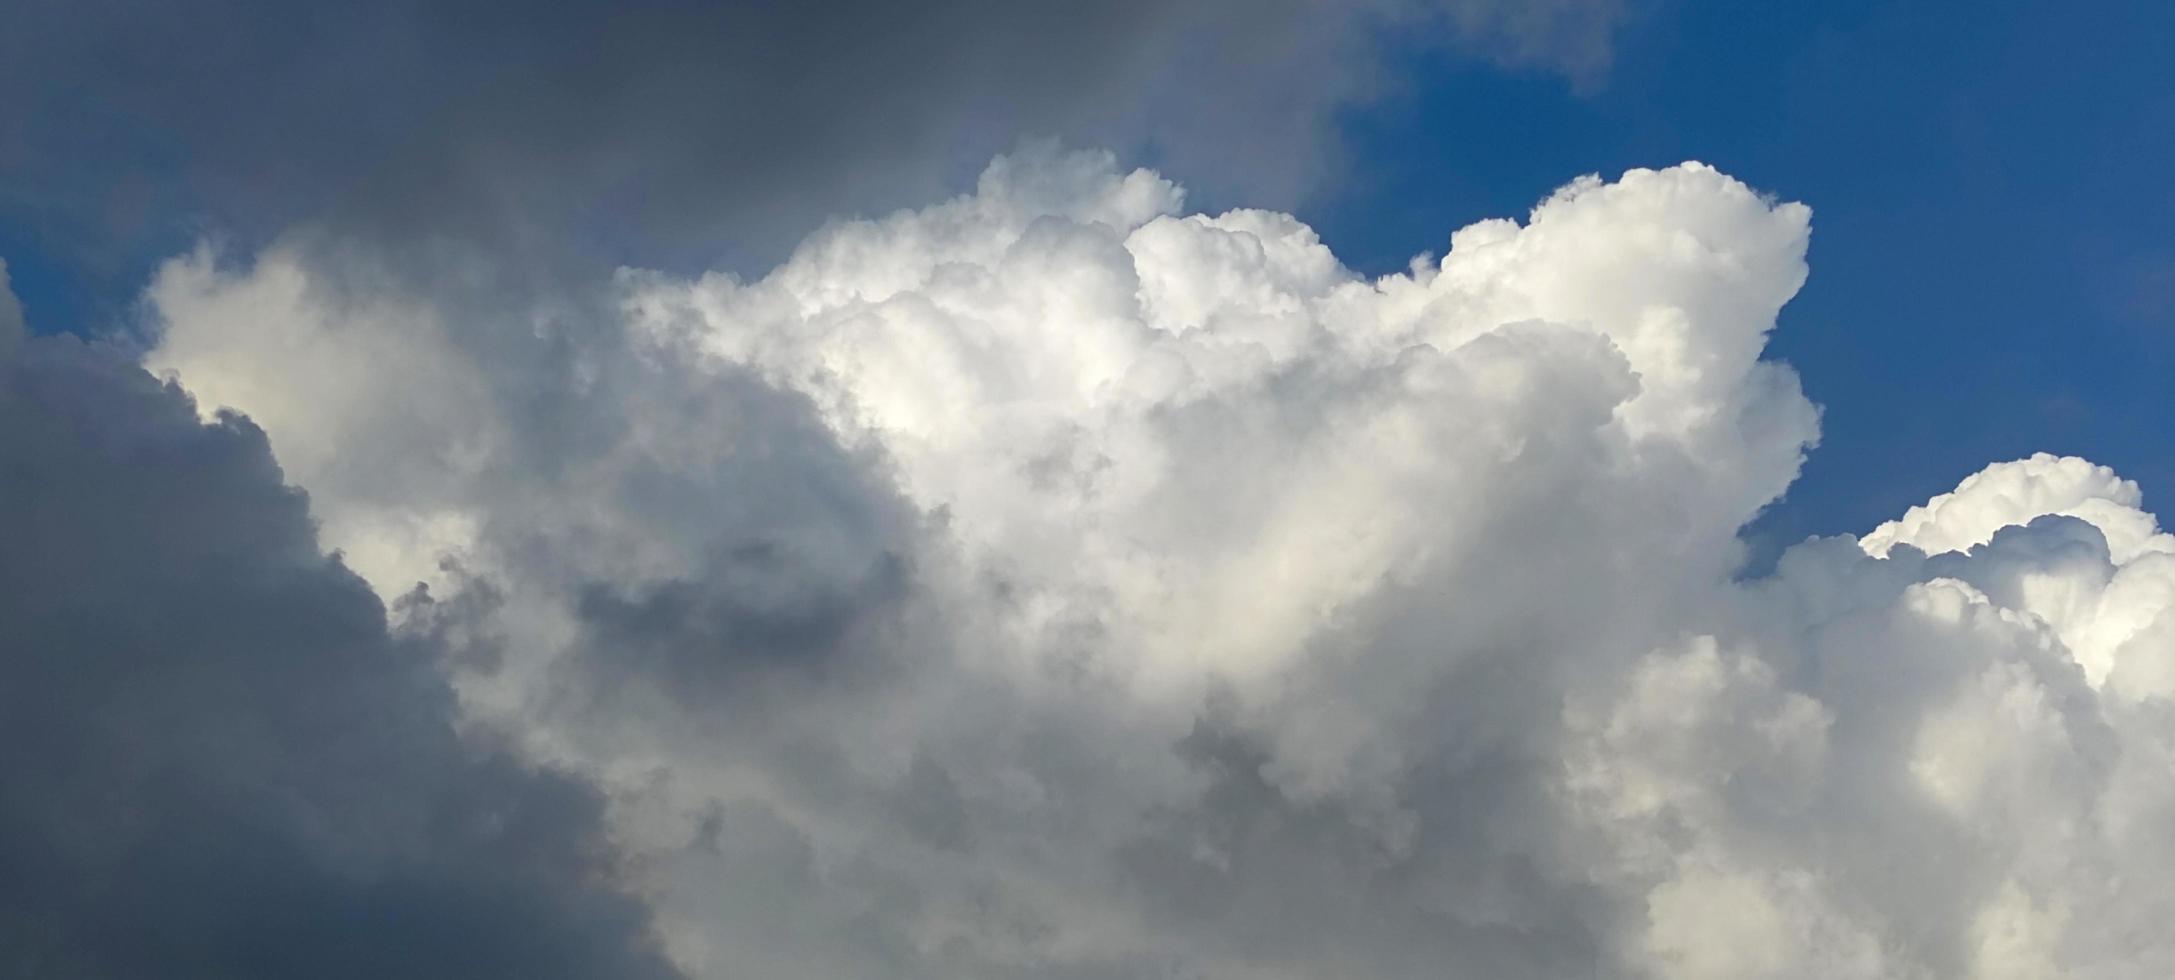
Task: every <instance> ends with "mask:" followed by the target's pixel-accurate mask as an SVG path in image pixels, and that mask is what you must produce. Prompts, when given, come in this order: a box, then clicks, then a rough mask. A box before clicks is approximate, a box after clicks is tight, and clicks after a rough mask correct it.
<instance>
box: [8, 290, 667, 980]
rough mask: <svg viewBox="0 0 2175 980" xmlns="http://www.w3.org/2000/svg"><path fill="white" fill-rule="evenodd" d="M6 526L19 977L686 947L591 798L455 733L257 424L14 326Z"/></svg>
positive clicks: (312, 968)
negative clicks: (658, 924) (22, 336)
mask: <svg viewBox="0 0 2175 980" xmlns="http://www.w3.org/2000/svg"><path fill="white" fill-rule="evenodd" d="M4 328H5V324H0V329H4ZM0 539H4V540H6V541H7V547H6V548H5V549H4V550H0V623H5V624H6V627H5V638H4V641H0V771H4V772H6V773H7V778H6V779H5V780H0V950H4V952H0V976H20V977H51V976H80V977H141V976H162V977H222V978H245V977H268V978H269V977H294V976H317V977H358V978H360V977H387V976H413V977H494V976H497V977H516V976H519V977H614V978H645V977H655V978H663V977H669V976H673V975H674V971H673V970H672V969H671V968H670V967H668V965H667V964H666V963H665V961H664V960H663V958H662V956H661V955H660V954H659V953H657V952H656V951H655V950H654V949H653V948H652V945H653V944H652V943H651V941H650V939H649V934H648V913H647V911H646V910H645V909H644V908H643V906H642V905H641V904H640V903H639V902H637V901H636V900H635V899H633V898H632V897H630V896H629V895H626V894H623V893H622V892H620V891H618V890H616V888H615V887H614V886H613V885H612V884H611V881H612V878H613V876H614V875H615V874H616V870H615V859H614V857H613V855H612V853H611V851H610V850H609V849H608V847H607V846H606V843H605V841H604V839H603V836H602V834H601V832H600V826H601V825H600V822H599V821H600V817H601V808H602V803H601V800H600V799H599V797H598V796H597V795H596V794H595V793H594V791H592V790H591V789H590V788H588V787H587V786H586V785H585V784H583V783H580V782H578V781H575V780H573V779H571V778H568V777H563V776H559V775H554V774H551V773H548V772H540V771H537V770H534V769H531V768H528V767H526V766H525V765H523V764H520V763H517V762H515V761H513V760H512V759H511V757H510V756H508V755H507V754H505V753H503V752H501V751H499V750H496V749H493V748H491V747H489V746H485V745H478V744H470V743H468V742H465V741H464V740H463V739H462V738H461V737H460V736H458V735H457V734H456V732H455V729H454V718H455V711H456V706H455V703H454V699H453V696H452V692H451V691H450V689H449V688H448V687H447V686H446V684H445V682H444V680H443V678H442V676H441V675H440V673H439V670H438V666H437V664H436V662H435V661H436V659H437V657H438V656H439V653H440V651H439V649H438V647H437V646H436V644H435V642H433V634H432V633H431V632H429V631H425V630H418V631H415V632H413V633H405V632H404V633H403V634H401V635H399V636H396V635H394V634H393V633H391V632H389V631H388V627H387V621H386V615H385V611H384V609H383V607H382V606H381V605H380V604H379V601H378V599H377V597H376V596H375V595H373V594H372V593H371V591H370V589H369V588H368V587H367V586H366V585H365V584H364V583H363V582H362V580H361V579H359V578H356V577H355V576H354V575H353V574H351V573H350V572H348V571H347V570H346V569H345V568H344V567H342V565H341V564H340V563H339V561H338V560H337V559H334V558H328V557H326V556H325V555H324V554H323V553H321V552H320V550H319V548H318V544H317V541H316V537H315V532H314V530H313V528H312V526H311V520H310V515H309V512H308V505H307V501H306V499H305V497H304V496H303V495H302V493H301V492H300V491H297V490H294V489H292V488H290V487H287V486H285V485H283V483H282V480H281V474H280V471H279V469H278V467H277V466H276V465H275V464H274V462H273V460H272V456H271V453H270V451H269V449H268V447H267V445H266V442H265V438H264V436H263V434H262V433H261V432H260V431H259V430H258V429H257V428H256V427H255V426H253V425H251V424H250V423H249V422H248V421H246V420H244V419H241V418H239V417H237V416H226V417H223V418H221V419H220V420H219V421H217V422H215V423H213V424H209V425H204V424H199V423H198V421H197V419H196V415H195V408H194V406H193V405H192V404H191V402H190V401H189V399H188V397H187V396H186V395H184V394H183V393H182V392H181V391H180V390H179V389H177V388H174V387H172V386H170V385H162V384H161V383H159V382H157V381H155V380H154V379H153V378H151V376H150V375H148V374H146V373H145V372H144V371H143V370H142V369H140V368H138V367H136V366H135V365H133V364H131V363H128V362H126V361H125V360H123V359H121V358H119V357H116V356H114V355H113V354H112V353H110V352H107V351H102V350H99V349H95V348H91V347H86V346H85V345H83V344H81V343H78V342H76V341H74V340H70V339H43V340H32V341H29V342H28V343H25V344H22V345H20V346H19V347H18V349H17V350H16V351H15V352H14V353H13V354H12V355H9V354H5V353H0Z"/></svg>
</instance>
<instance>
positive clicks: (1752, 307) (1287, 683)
mask: <svg viewBox="0 0 2175 980" xmlns="http://www.w3.org/2000/svg"><path fill="white" fill-rule="evenodd" d="M1809 229H1810V212H1809V211H1808V210H1807V209H1806V208H1804V207H1803V206H1800V205H1796V204H1787V203H1780V202H1777V201H1775V200H1773V199H1772V198H1769V197H1766V196H1763V195H1761V194H1758V193H1756V192H1754V191H1752V190H1751V189H1749V188H1747V187H1746V186H1745V185H1743V184H1741V183H1739V182H1737V181H1736V180H1733V179H1731V178H1729V177H1727V176H1725V175H1723V174H1720V173H1718V172H1716V171H1715V170H1713V169H1712V168H1709V167H1705V166H1702V165H1698V164H1685V165H1682V166H1677V167H1671V168H1667V169H1662V170H1634V171H1631V172H1629V173H1626V174H1624V175H1622V176H1621V177H1620V178H1618V179H1616V180H1613V181H1603V180H1601V179H1598V178H1593V177H1588V178H1582V179H1579V180H1576V181H1573V182H1572V183H1571V184H1569V185H1567V186H1565V187H1564V188H1563V189H1562V190H1560V191H1558V192H1557V193H1556V194H1554V195H1552V196H1551V197H1550V198H1549V199H1548V200H1546V201H1544V202H1542V203H1541V204H1540V205H1539V206H1537V207H1536V208H1535V209H1534V210H1533V212H1532V213H1531V214H1530V215H1529V216H1527V218H1526V219H1525V220H1523V221H1510V220H1498V221H1487V222H1482V223H1479V224H1476V225H1473V226H1471V227H1468V228H1465V229H1462V230H1460V231H1458V232H1457V233H1456V234H1455V235H1454V236H1453V237H1452V238H1451V241H1450V248H1449V250H1448V251H1447V252H1446V253H1445V254H1444V255H1443V257H1442V258H1440V259H1439V260H1438V259H1434V258H1430V257H1422V258H1421V259H1418V260H1415V262H1414V263H1413V265H1412V269H1411V271H1409V272H1407V273H1402V274H1398V275H1392V276H1386V277H1382V278H1379V279H1368V278H1364V277H1361V276H1359V275H1356V274H1354V273H1353V272H1351V271H1350V270H1348V269H1346V268H1344V267H1343V265H1342V264H1341V263H1340V262H1338V261H1337V259H1336V257H1335V256H1334V255H1333V254H1331V253H1330V252H1329V251H1328V250H1327V249H1326V248H1325V247H1324V246H1323V245H1322V244H1321V242H1320V241H1319V240H1318V239H1317V238H1316V237H1315V235H1314V233H1313V232H1312V231H1311V230H1310V229H1308V228H1307V227H1306V226H1305V225H1303V224H1301V223H1300V222H1298V221H1297V220H1295V219H1293V218H1291V217H1289V216H1287V215H1283V214H1278V213H1275V212H1269V211H1256V210H1234V211H1228V212H1224V213H1221V214H1215V215H1209V214H1198V213H1190V212H1188V211H1187V210H1186V208H1185V206H1184V196H1183V194H1182V192H1181V190H1180V189H1179V188H1178V187H1177V186H1176V185H1174V184H1173V183H1171V182H1169V181H1167V180H1165V179H1164V178H1162V177H1160V176H1158V175H1157V174H1155V173H1152V172H1149V171H1145V170H1134V171H1125V170H1122V169H1120V168H1118V167H1117V166H1116V165H1115V163H1114V158H1112V157H1111V156H1109V155H1105V154H1092V153H1091V154H1077V153H1063V152H1059V151H1057V150H1054V149H1050V148H1046V147H1039V148H1033V149H1030V150H1027V151H1024V152H1021V153H1018V154H1014V155H1011V156H1007V157H1004V158H1000V159H998V160H997V161H996V162H994V163H993V164H991V165H990V167H989V168H988V169H987V170H986V171H985V172H984V174H983V176H982V178H981V180H980V181H979V183H978V184H977V185H976V187H975V189H974V190H973V191H972V192H970V193H967V194H963V195H961V196H958V197H956V198H953V199H951V200H948V201H943V202H940V203H937V204H934V205H931V206H928V207H925V208H922V209H919V210H911V211H900V212H896V213H893V214H890V215H888V216H885V217H881V218H876V219H866V220H842V221H838V222H834V223H832V224H830V225H828V226H826V227H825V228H823V229H822V230H820V231H818V232H817V233H815V234H813V235H812V236H810V237H809V238H808V239H807V240H806V241H804V242H803V243H802V244H801V245H800V246H799V247H798V248H796V249H794V250H793V252H792V254H791V256H790V257H789V258H787V259H786V260H785V261H784V262H782V263H781V264H779V265H778V266H777V267H776V268H774V269H773V270H771V271H770V272H768V273H766V274H764V275H762V276H759V277H744V276H740V275H737V274H735V273H733V272H730V271H720V272H715V273H710V274H705V275H699V276H692V277H689V276H682V275H677V274H672V273H666V272H654V271H642V270H632V269H630V270H626V271H623V272H622V273H621V274H620V276H619V277H618V279H617V282H616V283H615V284H614V287H613V292H612V293H611V294H610V296H609V297H608V298H606V299H604V300H599V301H596V302H593V303H592V304H590V305H585V306H581V307H580V308H579V309H580V310H581V311H582V312H581V313H580V314H579V315H569V314H567V313H566V312H565V311H564V310H562V309H559V308H557V307H553V306H550V305H549V304H539V305H537V306H517V307H514V308H512V309H510V310H502V311H500V312H499V313H498V314H497V318H496V319H485V320H480V321H479V320H475V319H471V318H469V317H468V316H467V315H466V313H467V311H454V312H449V311H447V310H445V309H442V308H440V307H439V306H437V305H435V303H434V302H433V301H428V300H418V299H417V298H416V297H414V296H410V295H406V294H403V293H400V292H399V291H398V290H391V289H380V290H373V289H368V288H357V284H358V283H361V284H365V285H367V283H368V282H369V281H370V280H369V278H368V276H356V275H349V276H347V277H345V278H340V279H328V277H327V274H326V273H324V272H323V271H322V269H321V268H320V267H319V266H318V265H315V264H313V263H315V262H317V261H319V260H318V259H316V258H312V257H310V255H309V253H307V252H305V251H302V250H298V249H297V247H295V246H293V245H275V246H274V247H272V248H271V249H269V250H267V251H266V252H264V253H262V254H260V255H258V256H256V257H255V258H254V260H253V262H251V263H248V264H236V265H225V266H223V265H222V264H221V263H219V262H217V261H215V260H214V259H212V258H211V257H210V256H209V255H208V254H205V253H198V254H196V255H193V256H184V257H182V258H179V259H177V260H175V261H174V262H172V263H170V264H169V265H168V266H167V267H166V268H165V269H164V270H163V271H162V273H161V275H160V277H159V278H158V280H157V282H156V283H155V284H154V285H153V287H152V290H151V293H150V299H151V303H152V306H153V307H154V308H155V309H156V310H157V311H158V312H159V313H160V314H162V315H163V317H164V319H165V326H164V328H163V332H162V334H161V336H160V339H159V342H158V345H157V347H156V349H155V350H153V351H152V352H151V353H150V355H149V356H148V357H147V361H146V363H147V364H148V365H149V366H151V367H152V368H153V369H154V370H156V371H160V372H172V373H174V374H175V375H176V376H178V377H179V378H180V380H181V382H182V383H183V384H185V385H186V386H187V387H188V388H189V389H190V390H191V391H192V392H194V393H195V394H196V395H197V397H198V398H199V399H200V401H201V403H202V404H204V405H206V406H220V405H227V406H232V407H234V408H237V409H239V410H242V411H246V412H249V413H250V414H251V417H252V418H254V419H255V420H256V421H257V423H258V424H261V425H263V426H264V428H265V432H266V434H267V438H268V439H269V441H270V444H271V446H272V447H273V449H274V450H275V451H276V453H277V454H278V456H279V458H280V459H281V460H282V461H283V463H285V464H286V465H287V466H288V467H289V472H290V475H291V476H292V478H293V479H294V480H295V481H296V482H297V483H298V484H300V485H301V486H303V487H305V488H308V489H309V490H310V492H311V494H312V502H313V506H315V507H316V508H317V513H318V514H319V515H320V517H321V519H322V520H323V522H324V535H325V537H326V540H327V541H328V543H330V544H333V545H335V546H337V547H339V548H341V549H343V551H344V552H346V553H348V554H351V555H354V556H357V564H358V566H359V567H360V568H361V570H362V571H363V573H364V575H365V576H366V577H367V578H368V579H369V580H370V581H371V583H372V584H373V585H374V586H375V587H376V588H377V589H378V590H379V591H380V592H381V594H384V595H387V596H389V597H397V596H401V595H410V594H411V590H412V589H413V588H414V583H415V582H416V581H418V580H423V581H426V582H428V589H427V592H426V593H424V594H415V598H413V599H411V600H410V602H409V603H408V604H407V605H406V606H404V607H403V608H406V609H408V610H410V612H409V614H408V615H409V617H410V618H409V619H407V620H405V622H407V623H408V624H409V625H408V626H407V627H406V629H408V630H410V631H419V633H420V634H423V635H429V636H432V637H434V638H437V639H436V640H435V641H434V642H440V643H442V644H445V645H447V646H448V647H450V648H452V649H451V652H450V653H449V655H448V659H447V661H446V662H447V663H448V664H449V669H450V670H451V671H452V672H453V674H454V677H455V684H456V687H457V689H458V690H459V691H460V692H461V704H462V707H463V709H464V718H465V720H466V722H467V723H468V724H470V725H472V726H474V727H476V728H477V729H479V730H484V731H490V732H494V733H498V734H500V735H502V736H504V737H506V738H508V739H510V740H511V741H513V742H514V743H515V744H518V745H519V746H520V747H521V749H522V751H524V752H525V753H528V754H529V755H530V756H531V757H533V758H537V759H542V760H548V761H550V762H552V763H553V764H556V765H560V766H563V767H566V768H568V769H570V770H573V771H578V772H581V773H583V774H584V775H585V776H586V777H587V778H588V779H590V780H591V781H593V782H594V783H595V785H596V786H597V787H598V788H599V790H600V791H601V792H602V793H603V794H604V795H605V796H606V798H607V799H608V800H609V817H608V819H609V821H610V825H611V827H612V828H613V832H614V835H615V839H616V840H618V841H621V842H623V844H624V846H625V847H626V848H627V849H628V852H629V853H630V854H631V855H632V861H633V864H634V868H633V872H632V873H633V874H634V876H635V878H636V880H638V881H640V882H641V883H642V885H643V887H644V889H645V892H644V894H645V895H647V896H648V897H649V898H650V900H651V902H652V908H653V910H654V912H655V915H656V916H657V919H658V922H659V928H660V929H661V931H662V933H663V935H664V938H665V942H666V946H667V949H668V950H669V952H670V953H671V955H672V956H673V957H674V959H675V960H676V962H677V963H678V964H679V965H681V966H682V967H684V968H685V969H686V970H687V971H688V972H689V973H691V974H693V975H700V976H711V975H728V974H732V973H734V972H752V973H756V974H760V975H765V976H781V977H797V976H805V977H833V976H886V977H978V976H988V977H997V976H1019V975H1034V976H1059V977H1141V976H1173V977H1176V976H1211V977H1295V978H1296V977H1319V976H1350V977H1409V976H1443V975H1446V974H1447V975H1450V976H1472V977H1501V978H1516V977H1560V976H1570V975H1601V976H1651V977H1663V978H1676V980H1696V978H1707V977H1823V978H1832V977H1929V978H1930V977H1975V978H1980V980H1991V978H1997V977H2013V976H2025V975H2029V976H2055V975H2070V976H2080V977H2098V978H2122V977H2147V976H2158V975H2164V974H2165V973H2166V972H2167V971H2168V970H2169V968H2170V967H2171V966H2175V963H2171V960H2175V946H2171V945H2170V944H2169V943H2167V942H2166V941H2164V940H2162V939H2160V938H2158V937H2159V934H2160V931H2161V930H2158V929H2157V923H2159V922H2162V921H2165V919H2166V917H2167V914H2168V913H2169V911H2171V905H2175V887H2171V886H2170V885H2169V884H2168V882H2171V881H2175V875H2170V874H2168V873H2166V872H2167V871H2170V870H2175V852H2171V851H2170V850H2169V846H2168V844H2167V843H2166V842H2165V841H2164V840H2163V839H2162V838H2164V837H2165V834H2164V833H2157V832H2156V831H2157V830H2158V829H2159V828H2164V827H2166V826H2168V825H2169V820H2170V818H2171V817H2175V809H2171V808H2175V781H2171V780H2169V779H2168V777H2167V772H2168V769H2167V765H2168V763H2169V761H2170V759H2175V729H2171V728H2170V727H2169V723H2168V720H2167V719H2168V718H2169V717H2170V716H2169V715H2168V708H2167V705H2168V698H2169V697H2170V696H2171V695H2175V666H2171V665H2175V612H2170V611H2169V610H2170V609H2171V608H2175V549H2171V548H2170V547H2168V546H2167V545H2166V542H2167V541H2168V538H2167V536H2166V535H2165V534H2164V533H2162V532H2160V531H2159V530H2158V527H2157V524H2156V521H2155V519H2154V518H2153V517H2152V516H2151V515H2150V514H2149V513H2148V512H2146V511H2145V510H2144V509H2143V501H2142V498H2141V497H2140V495H2139V493H2138V490H2137V488H2136V487H2135V486H2134V485H2131V484H2128V483H2126V482H2124V481H2121V480H2119V479H2118V478H2116V477H2115V476H2114V475H2113V474H2112V473H2109V472H2107V471H2106V470H2104V469H2101V468H2097V467H2094V466H2092V465H2091V464H2089V463H2085V462H2083V461H2081V460H2074V459H2060V458H2055V457H2051V456H2046V457H2034V458H2032V459H2029V460H2023V461H2017V462H2014V463H2005V464H1997V465H1995V466H1993V467H1990V468H1988V469H1987V470H1986V471H1984V472H1982V473H1981V474H1978V475H1977V476H1974V477H1971V478H1970V479H1968V480H1966V481H1965V482H1964V483H1963V484H1962V485H1961V486H1959V487H1958V489H1957V490H1956V492H1955V493H1953V494H1948V495H1943V496H1942V497H1939V498H1936V499H1935V500H1933V501H1929V502H1928V503H1927V505H1926V506H1925V507H1923V508H1914V509H1913V510H1912V511H1911V512H1910V513H1909V514H1906V515H1904V516H1903V517H1902V518H1901V519H1900V520H1899V521H1897V522H1894V523H1891V524H1888V525H1883V526H1882V527H1880V528H1878V529H1875V530H1873V531H1872V532H1870V533H1868V534H1867V535H1866V536H1865V538H1864V539H1863V540H1862V541H1861V540H1858V539H1852V538H1837V539H1819V540H1813V541H1808V542H1805V543H1803V544H1801V545H1798V546H1797V547H1794V548H1792V549H1790V550H1788V551H1787V552H1785V553H1784V554H1783V555H1782V557H1781V559H1780V561H1779V562H1778V564H1777V567H1776V570H1775V572H1774V573H1773V574H1772V575H1769V576H1767V577H1763V578H1756V579H1749V580H1740V579H1739V578H1738V576H1737V572H1738V570H1739V566H1740V564H1741V562H1742V559H1743V557H1744V548H1743V546H1742V545H1741V544H1740V542H1739V540H1738V538H1737V532H1738V530H1739V528H1741V527H1742V526H1743V525H1744V524H1745V522H1747V521H1748V520H1750V519H1751V518H1752V517H1753V516H1754V515H1755V514H1757V513H1758V512H1759V511H1760V509H1761V508H1763V507H1764V506H1766V505H1768V504H1769V503H1771V502H1772V501H1774V500H1775V499H1776V498H1777V497H1778V496H1779V495H1781V494H1782V493H1783V492H1784V491H1785V489H1786V488H1787V487H1788V486H1789V485H1790V483H1791V481H1792V480H1793V479H1794V478H1795V476H1796V474H1797V471H1798V467H1799V464H1800V462H1801V460H1802V458H1803V455H1804V453H1805V452H1806V451H1807V450H1808V449H1809V447H1810V446H1811V445H1812V444H1813V442H1814V441H1815V439H1816V437H1817V420H1818V413H1817V411H1816V409H1815V408H1814V406H1813V405H1811V404H1810V403H1809V402H1808V401H1807V400H1806V399H1805V398H1804V396H1803V395H1802V393H1801V392H1800V391H1799V388H1798V385H1797V381H1796V378H1795V375H1794V374H1793V373H1792V372H1791V370H1790V369H1789V368H1788V367H1787V366H1785V365H1781V364H1778V363H1775V362H1771V361H1766V360H1763V359H1762V358H1761V351H1762V349H1763V346H1764V344H1765V339H1766V336H1767V333H1768V332H1769V331H1770V330H1771V329H1772V328H1773V326H1774V323H1775V317H1776V314H1777V311H1778V310H1779V309H1780V308H1781V306H1782V305H1783V304H1784V303H1786V302H1787V301H1788V300H1789V299H1790V298H1791V296H1792V295H1793V294H1794V293H1795V292H1796V290H1797V289H1798V288H1799V286H1800V285H1801V284H1802V283H1803V281H1804V279H1805V275H1806V266H1805V250H1806V245H1807V241H1808V236H1809ZM416 528H422V529H427V530H428V533H418V532H413V531H412V529H416ZM424 595H427V596H428V599H427V601H426V600H425V599H424V598H423V596H424Z"/></svg>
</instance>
